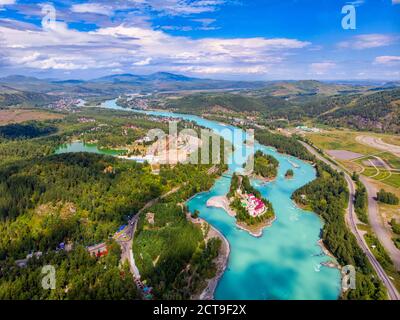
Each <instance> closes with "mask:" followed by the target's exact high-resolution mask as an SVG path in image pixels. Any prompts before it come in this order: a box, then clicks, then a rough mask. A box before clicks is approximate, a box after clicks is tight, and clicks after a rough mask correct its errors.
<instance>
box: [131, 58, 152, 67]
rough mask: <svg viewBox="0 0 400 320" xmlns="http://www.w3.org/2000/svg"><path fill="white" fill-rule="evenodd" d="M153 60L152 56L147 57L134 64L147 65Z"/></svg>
mask: <svg viewBox="0 0 400 320" xmlns="http://www.w3.org/2000/svg"><path fill="white" fill-rule="evenodd" d="M151 60H152V58H146V59H144V60H140V61H137V62H134V63H133V65H134V66H147V65H149V64H150V62H151Z"/></svg>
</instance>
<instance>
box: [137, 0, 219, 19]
mask: <svg viewBox="0 0 400 320" xmlns="http://www.w3.org/2000/svg"><path fill="white" fill-rule="evenodd" d="M131 2H135V3H138V4H144V5H146V6H148V7H149V8H151V9H152V10H154V11H158V12H161V13H163V14H166V15H193V14H199V13H204V12H213V11H215V10H217V8H218V7H219V6H221V5H223V4H224V3H225V2H226V1H225V0H139V1H138V0H133V1H131Z"/></svg>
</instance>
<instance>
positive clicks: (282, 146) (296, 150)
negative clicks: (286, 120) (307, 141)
mask: <svg viewBox="0 0 400 320" xmlns="http://www.w3.org/2000/svg"><path fill="white" fill-rule="evenodd" d="M255 138H256V140H257V141H258V142H259V143H261V144H263V145H266V146H271V147H274V148H276V149H277V150H278V152H280V153H285V154H289V155H292V156H294V157H297V158H300V159H302V160H307V161H313V160H314V156H313V155H311V154H310V153H309V152H308V151H307V149H306V148H305V147H304V146H303V145H302V144H301V143H300V142H299V141H297V139H296V138H295V137H285V136H283V135H280V134H276V133H272V132H270V131H267V130H257V131H256V135H255Z"/></svg>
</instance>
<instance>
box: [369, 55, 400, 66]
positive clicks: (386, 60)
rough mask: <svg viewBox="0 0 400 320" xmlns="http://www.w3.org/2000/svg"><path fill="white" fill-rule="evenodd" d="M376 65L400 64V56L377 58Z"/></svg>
mask: <svg viewBox="0 0 400 320" xmlns="http://www.w3.org/2000/svg"><path fill="white" fill-rule="evenodd" d="M375 63H377V64H387V65H392V64H395V63H400V56H379V57H376V58H375Z"/></svg>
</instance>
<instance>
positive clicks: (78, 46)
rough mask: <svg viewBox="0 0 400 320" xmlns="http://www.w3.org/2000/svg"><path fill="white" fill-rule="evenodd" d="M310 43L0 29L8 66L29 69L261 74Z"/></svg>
mask: <svg viewBox="0 0 400 320" xmlns="http://www.w3.org/2000/svg"><path fill="white" fill-rule="evenodd" d="M310 45H311V43H309V42H306V41H301V40H298V39H288V38H275V39H269V38H263V37H257V38H233V39H226V38H202V39H193V38H190V37H183V36H172V35H169V34H167V33H165V32H164V31H162V30H154V29H152V28H149V27H137V26H135V27H132V26H127V25H124V24H121V25H119V26H116V27H104V28H98V29H96V30H94V31H89V32H84V31H77V30H74V29H69V28H68V26H67V25H66V24H65V23H62V22H59V21H58V22H56V27H55V28H54V29H52V30H47V31H44V30H41V29H37V28H35V27H32V28H31V29H28V30H25V29H23V30H22V29H16V28H11V27H10V26H9V25H7V26H1V25H0V46H1V47H2V50H3V52H4V54H5V56H6V57H7V58H6V61H7V62H8V63H9V65H10V66H18V67H25V68H34V69H43V70H46V69H55V70H88V69H106V70H109V71H111V70H113V69H122V70H126V71H129V70H132V71H136V70H137V68H140V70H141V71H146V70H147V71H153V70H154V69H155V70H169V71H181V72H188V73H193V74H241V73H243V74H244V73H247V74H262V73H267V72H268V71H269V70H270V69H271V67H272V66H275V67H276V65H277V64H279V63H281V62H282V61H284V60H285V57H286V56H287V55H288V54H290V53H293V51H294V50H298V49H303V48H305V47H308V46H310Z"/></svg>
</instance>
